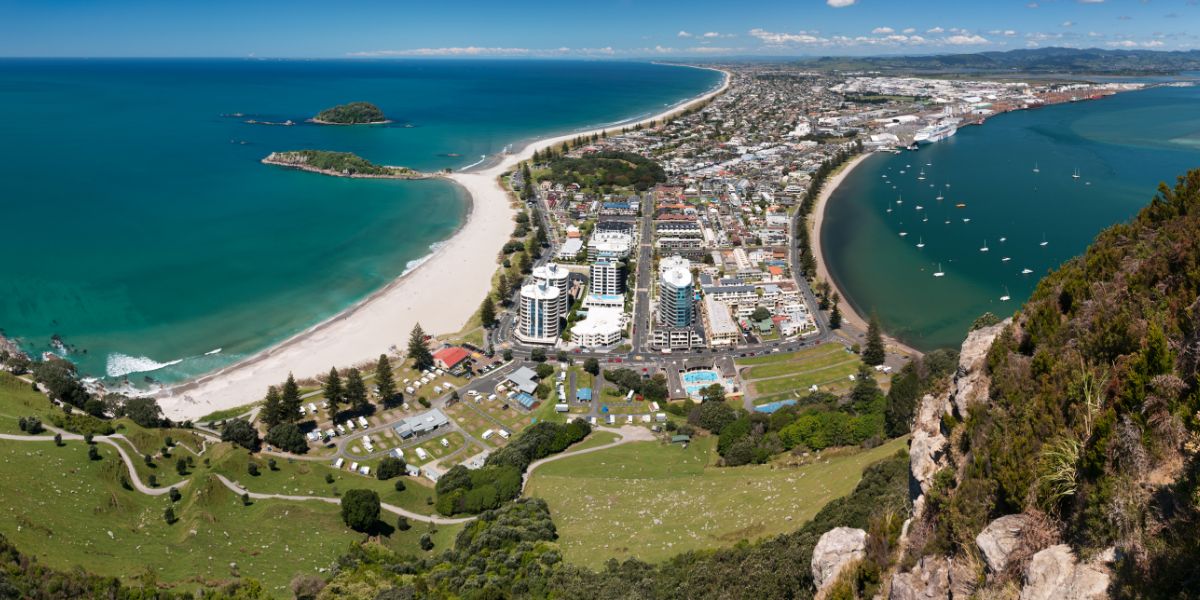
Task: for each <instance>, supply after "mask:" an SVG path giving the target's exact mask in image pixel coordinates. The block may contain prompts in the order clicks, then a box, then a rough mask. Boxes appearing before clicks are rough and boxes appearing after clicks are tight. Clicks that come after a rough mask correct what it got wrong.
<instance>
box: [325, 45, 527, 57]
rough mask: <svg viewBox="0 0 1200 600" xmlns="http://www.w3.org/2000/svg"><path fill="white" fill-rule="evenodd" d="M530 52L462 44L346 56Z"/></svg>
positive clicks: (520, 53) (378, 51) (511, 54)
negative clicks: (460, 45)
mask: <svg viewBox="0 0 1200 600" xmlns="http://www.w3.org/2000/svg"><path fill="white" fill-rule="evenodd" d="M530 54H533V51H532V50H530V49H529V48H485V47H480V46H462V47H450V48H409V49H406V50H368V51H362V52H350V53H348V54H347V56H355V57H370V56H528V55H530Z"/></svg>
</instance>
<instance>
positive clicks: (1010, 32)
mask: <svg viewBox="0 0 1200 600" xmlns="http://www.w3.org/2000/svg"><path fill="white" fill-rule="evenodd" d="M1014 35H1017V31H1016V30H1015V29H1005V30H1004V36H1005V37H1012V36H1014Z"/></svg>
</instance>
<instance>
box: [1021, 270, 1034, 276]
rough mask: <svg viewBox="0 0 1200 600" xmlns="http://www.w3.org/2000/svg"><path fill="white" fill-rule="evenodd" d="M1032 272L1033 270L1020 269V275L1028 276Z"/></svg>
mask: <svg viewBox="0 0 1200 600" xmlns="http://www.w3.org/2000/svg"><path fill="white" fill-rule="evenodd" d="M1032 272H1033V269H1021V274H1022V275H1028V274H1030V273H1032Z"/></svg>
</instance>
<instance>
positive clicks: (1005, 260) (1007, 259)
mask: <svg viewBox="0 0 1200 600" xmlns="http://www.w3.org/2000/svg"><path fill="white" fill-rule="evenodd" d="M1010 260H1012V259H1011V258H1009V257H1007V256H1005V257H1004V258H1002V259H1000V262H1008V261H1010Z"/></svg>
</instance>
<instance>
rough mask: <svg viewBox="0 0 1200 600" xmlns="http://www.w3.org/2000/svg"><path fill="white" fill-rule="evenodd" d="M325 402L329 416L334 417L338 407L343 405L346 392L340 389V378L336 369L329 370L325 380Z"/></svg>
mask: <svg viewBox="0 0 1200 600" xmlns="http://www.w3.org/2000/svg"><path fill="white" fill-rule="evenodd" d="M325 401H326V402H328V403H329V414H331V415H336V414H337V412H338V406H341V405H342V404H345V402H346V392H345V390H343V389H342V377H341V376H340V375H338V372H337V369H336V368H334V367H330V368H329V376H328V377H326V378H325Z"/></svg>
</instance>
